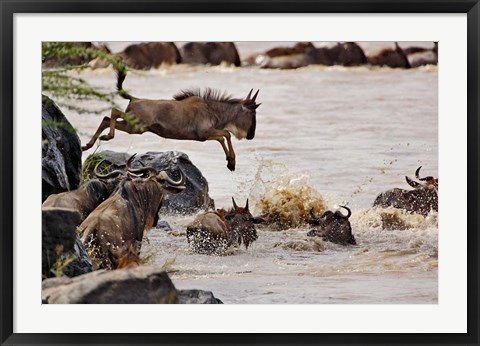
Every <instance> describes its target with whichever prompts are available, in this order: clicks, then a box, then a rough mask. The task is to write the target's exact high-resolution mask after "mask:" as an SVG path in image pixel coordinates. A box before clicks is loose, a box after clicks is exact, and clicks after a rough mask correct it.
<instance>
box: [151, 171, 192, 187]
mask: <svg viewBox="0 0 480 346" xmlns="http://www.w3.org/2000/svg"><path fill="white" fill-rule="evenodd" d="M147 168H149V167H147ZM157 178H158V179H160V180H163V181H166V182H167V183H169V184H170V185H172V186H181V185H185V181H186V178H185V174H183V172H182V171H180V180H178V181H174V180H173V179H172V178H170V177H169V176H168V174H167V172H165V171H161V172H160V173H158V174H157Z"/></svg>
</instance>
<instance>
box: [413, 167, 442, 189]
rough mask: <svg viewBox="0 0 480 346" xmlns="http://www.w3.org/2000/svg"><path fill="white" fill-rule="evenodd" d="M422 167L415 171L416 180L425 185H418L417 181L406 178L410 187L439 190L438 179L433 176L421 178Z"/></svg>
mask: <svg viewBox="0 0 480 346" xmlns="http://www.w3.org/2000/svg"><path fill="white" fill-rule="evenodd" d="M421 168H422V166H420V167H418V168H417V170H416V171H415V178H417V179H418V180H420V181H424V182H425V183H424V184H420V183H417V182H416V181H414V180H412V179H410V178H409V177H407V176H405V179H406V180H407V183H408V185H410V186H411V187H413V188H415V189H421V188H425V187H427V188H437V187H438V178H434V177H432V176H428V177H424V178H420V169H421Z"/></svg>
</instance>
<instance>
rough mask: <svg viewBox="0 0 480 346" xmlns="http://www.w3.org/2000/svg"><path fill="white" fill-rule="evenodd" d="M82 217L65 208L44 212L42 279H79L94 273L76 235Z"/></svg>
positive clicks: (49, 209)
mask: <svg viewBox="0 0 480 346" xmlns="http://www.w3.org/2000/svg"><path fill="white" fill-rule="evenodd" d="M80 219H81V216H80V213H78V212H76V211H74V210H71V209H63V208H43V209H42V275H43V277H44V278H45V277H54V276H62V275H66V276H69V277H73V276H78V275H81V274H85V273H88V272H91V271H92V263H91V262H90V260H89V258H88V255H87V253H86V251H85V248H84V246H83V244H82V242H81V241H80V238H79V236H78V233H77V231H76V225H78V223H79V221H80Z"/></svg>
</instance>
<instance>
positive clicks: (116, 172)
mask: <svg viewBox="0 0 480 346" xmlns="http://www.w3.org/2000/svg"><path fill="white" fill-rule="evenodd" d="M103 161H105V159H103V160H102V161H100V162H99V163H97V164H96V165H95V168H94V169H93V173H95V175H96V176H97V178H100V179H108V178H113V177H117V176H118V175H124V174H125V172H124V171H122V170H120V169H116V170H114V171H112V172H110V173H107V174H102V173H100V172H99V171H98V167H99V166H100V165H101V164H102V163H103Z"/></svg>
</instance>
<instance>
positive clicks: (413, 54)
mask: <svg viewBox="0 0 480 346" xmlns="http://www.w3.org/2000/svg"><path fill="white" fill-rule="evenodd" d="M77 45H79V46H82V47H97V48H99V49H101V50H104V51H105V52H110V49H109V48H108V47H107V46H106V45H105V44H93V43H91V42H81V43H77ZM115 55H116V56H118V57H120V58H121V59H122V60H123V61H124V63H125V64H126V65H127V66H128V67H130V68H133V69H139V70H148V69H150V68H157V67H159V66H160V65H162V64H167V65H173V64H190V65H200V64H203V65H220V64H222V63H224V64H227V65H230V64H231V65H234V66H258V67H260V68H266V69H295V68H299V67H305V66H308V65H324V66H334V65H336V66H388V67H391V68H415V67H418V66H423V65H437V63H438V42H433V43H432V45H431V47H428V48H427V47H416V46H412V47H405V48H402V47H400V45H399V44H397V43H396V42H395V43H394V46H393V47H388V48H384V49H381V50H380V51H375V52H372V53H370V54H367V53H366V52H365V51H364V50H363V49H362V47H361V45H359V44H358V43H355V42H341V43H333V42H332V43H329V44H327V45H321V46H318V45H315V44H313V43H311V42H298V43H296V44H295V45H294V46H293V47H276V48H272V49H269V50H267V51H265V52H261V53H255V54H251V55H249V56H244V57H241V56H240V54H239V52H238V50H237V48H236V46H235V44H234V43H233V42H189V43H186V44H184V45H183V46H181V47H180V48H178V47H177V45H176V44H175V43H174V42H143V43H138V44H132V45H129V46H128V47H126V48H125V49H124V50H123V51H121V52H118V53H116V54H115ZM82 63H88V64H89V65H90V66H91V68H103V67H107V66H108V65H109V63H108V62H106V61H104V60H101V59H99V58H95V59H93V58H92V57H91V56H89V55H81V56H74V57H68V58H53V59H49V60H46V61H44V62H43V67H44V68H52V67H58V66H64V65H67V64H82Z"/></svg>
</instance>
